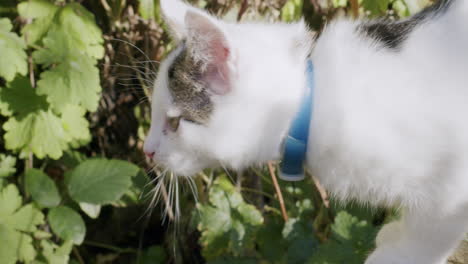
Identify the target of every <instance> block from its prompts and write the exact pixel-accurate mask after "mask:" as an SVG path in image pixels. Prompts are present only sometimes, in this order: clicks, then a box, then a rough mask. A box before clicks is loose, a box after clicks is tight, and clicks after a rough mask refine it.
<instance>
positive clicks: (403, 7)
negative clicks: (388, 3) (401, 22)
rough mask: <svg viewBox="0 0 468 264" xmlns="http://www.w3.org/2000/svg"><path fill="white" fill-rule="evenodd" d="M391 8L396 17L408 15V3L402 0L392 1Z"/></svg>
mask: <svg viewBox="0 0 468 264" xmlns="http://www.w3.org/2000/svg"><path fill="white" fill-rule="evenodd" d="M392 8H393V10H395V11H396V13H397V14H398V17H407V16H409V15H410V10H409V8H408V5H407V4H406V2H405V1H403V0H396V1H395V2H393V3H392Z"/></svg>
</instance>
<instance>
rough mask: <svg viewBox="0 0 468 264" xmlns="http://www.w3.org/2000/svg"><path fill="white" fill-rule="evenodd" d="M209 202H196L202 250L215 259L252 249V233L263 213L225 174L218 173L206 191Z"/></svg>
mask: <svg viewBox="0 0 468 264" xmlns="http://www.w3.org/2000/svg"><path fill="white" fill-rule="evenodd" d="M209 201H210V203H209V204H197V210H198V213H199V214H198V217H199V219H198V226H197V228H198V230H199V231H200V232H201V233H202V235H201V238H200V242H201V244H202V246H203V251H202V254H203V255H204V256H205V258H207V259H208V260H210V259H215V258H217V257H220V256H224V255H226V254H232V255H235V256H240V255H242V253H243V252H244V251H245V250H249V249H253V247H254V246H255V245H254V240H255V235H256V233H257V231H258V229H259V227H260V226H261V225H262V224H263V217H262V215H261V214H260V212H259V211H258V210H257V209H256V208H255V207H254V206H252V205H249V204H246V203H245V202H244V201H243V199H242V196H241V195H240V194H239V193H238V192H237V191H236V190H235V188H234V186H233V185H232V184H231V183H230V182H229V180H228V179H227V178H226V177H225V176H221V177H218V178H217V179H216V181H215V182H214V185H213V187H211V189H210V192H209Z"/></svg>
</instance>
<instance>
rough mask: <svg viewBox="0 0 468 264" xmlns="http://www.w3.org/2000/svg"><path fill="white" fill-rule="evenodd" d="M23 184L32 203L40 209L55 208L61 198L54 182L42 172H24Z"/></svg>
mask: <svg viewBox="0 0 468 264" xmlns="http://www.w3.org/2000/svg"><path fill="white" fill-rule="evenodd" d="M25 178H26V179H25V183H26V188H27V190H28V192H29V193H30V194H31V196H32V198H33V199H34V201H36V202H37V203H38V204H39V205H40V206H42V207H48V208H50V207H55V206H57V205H59V204H60V201H61V198H60V194H59V192H58V189H57V186H56V185H55V182H54V181H53V180H52V179H50V178H49V176H47V175H46V174H45V173H44V172H42V171H41V170H37V169H30V170H28V171H26V175H25Z"/></svg>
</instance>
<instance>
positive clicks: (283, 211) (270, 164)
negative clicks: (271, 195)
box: [268, 161, 289, 222]
mask: <svg viewBox="0 0 468 264" xmlns="http://www.w3.org/2000/svg"><path fill="white" fill-rule="evenodd" d="M268 170H269V171H270V176H271V179H272V180H273V185H274V186H275V190H276V194H277V195H278V200H279V203H280V207H281V214H282V215H283V219H284V221H285V222H287V221H288V219H289V218H288V213H287V211H286V206H284V199H283V194H282V193H281V189H280V187H279V184H278V180H277V179H276V173H275V167H274V166H273V162H271V161H270V162H268Z"/></svg>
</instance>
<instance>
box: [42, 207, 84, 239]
mask: <svg viewBox="0 0 468 264" xmlns="http://www.w3.org/2000/svg"><path fill="white" fill-rule="evenodd" d="M47 220H48V222H49V224H50V227H51V228H52V231H54V233H55V234H56V235H57V236H58V237H60V238H61V239H63V240H72V241H73V243H74V244H76V245H80V244H81V243H83V240H84V237H85V234H86V226H85V223H84V221H83V218H81V216H80V214H78V213H77V212H76V211H74V210H72V209H70V208H68V207H66V206H59V207H55V208H53V209H52V210H50V212H49V214H48V215H47Z"/></svg>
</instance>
